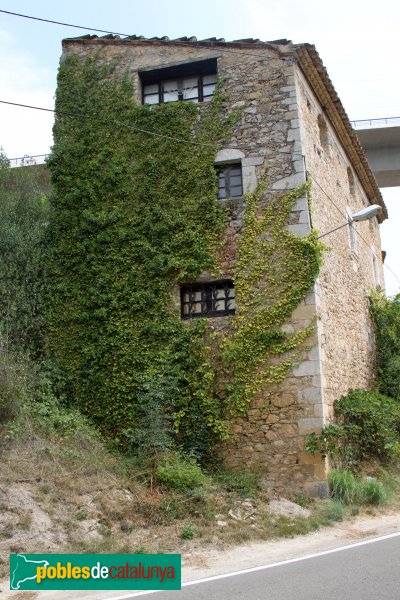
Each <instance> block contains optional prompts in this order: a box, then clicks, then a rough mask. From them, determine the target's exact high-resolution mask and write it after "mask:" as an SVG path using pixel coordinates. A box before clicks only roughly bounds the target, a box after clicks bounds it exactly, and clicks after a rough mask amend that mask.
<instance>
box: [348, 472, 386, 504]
mask: <svg viewBox="0 0 400 600" xmlns="http://www.w3.org/2000/svg"><path fill="white" fill-rule="evenodd" d="M356 496H357V499H358V501H359V502H360V503H361V504H384V503H385V502H387V500H388V496H389V493H388V490H387V489H386V487H385V486H384V484H383V483H382V482H381V481H378V479H374V478H373V477H363V478H362V479H360V480H359V482H358V485H357V493H356Z"/></svg>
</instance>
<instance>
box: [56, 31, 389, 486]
mask: <svg viewBox="0 0 400 600" xmlns="http://www.w3.org/2000/svg"><path fill="white" fill-rule="evenodd" d="M63 54H64V56H66V55H69V54H77V55H81V56H88V55H97V56H99V57H100V60H115V61H117V64H118V70H119V71H120V72H124V71H127V73H128V74H129V77H130V79H131V81H132V95H133V97H134V98H135V99H136V100H137V101H138V102H139V103H141V102H142V103H151V104H158V103H160V102H169V101H181V100H182V101H183V100H191V101H194V102H207V101H208V100H210V98H211V97H212V95H213V93H214V89H215V84H216V81H217V77H218V79H219V80H221V81H222V91H223V93H224V94H225V95H226V97H227V98H228V99H229V100H228V102H229V109H233V108H241V110H242V113H241V119H240V121H239V122H238V123H237V124H236V125H235V128H234V133H233V136H232V138H231V140H230V142H229V144H227V146H226V147H224V148H221V150H220V152H219V153H218V155H217V156H216V159H215V161H216V165H217V166H219V168H220V170H219V188H220V189H219V197H220V198H221V199H223V198H225V197H234V198H236V200H237V202H240V201H241V199H242V197H243V193H245V192H251V191H253V190H254V189H255V187H256V185H257V181H258V180H259V178H260V177H261V176H262V174H263V173H264V171H265V169H267V171H268V178H269V189H268V190H267V193H272V194H273V193H277V192H280V191H283V190H287V189H292V188H295V187H296V186H298V185H300V184H301V183H303V182H304V181H305V180H306V178H307V177H308V176H311V178H312V181H313V189H312V207H311V209H310V207H309V204H308V201H307V198H301V199H300V200H298V201H297V202H296V205H295V206H294V208H293V211H292V218H291V223H290V224H289V225H288V227H289V229H290V230H291V231H293V232H295V233H296V234H298V235H299V236H304V235H307V234H308V233H309V232H310V230H311V228H312V227H314V228H316V229H317V231H318V232H319V233H320V234H324V233H326V232H328V231H330V230H331V229H334V228H335V227H338V226H339V225H341V224H342V223H346V222H348V223H349V225H348V226H346V227H343V228H341V229H338V230H337V231H335V232H333V233H331V234H330V235H329V237H326V238H325V240H324V241H326V243H327V245H328V246H329V247H330V251H329V252H326V253H325V257H324V263H323V266H322V269H321V271H320V274H319V277H318V280H317V282H316V285H315V286H314V289H312V290H310V292H309V294H308V296H307V297H306V298H305V300H304V301H303V302H302V304H301V305H300V306H298V308H297V309H296V310H295V311H294V313H293V315H292V318H291V321H290V322H289V323H288V324H287V328H288V330H293V331H295V330H296V329H298V328H299V327H304V326H306V325H308V324H310V323H311V322H312V321H313V319H315V317H317V320H316V326H315V332H314V335H313V337H312V338H311V341H310V345H311V346H312V348H311V349H309V350H308V351H307V354H306V355H305V356H304V360H303V361H302V362H301V363H300V364H298V365H296V366H295V367H293V368H292V370H291V372H290V373H289V375H288V376H287V378H286V380H285V381H284V382H283V383H282V384H281V385H280V386H279V388H275V389H273V390H268V391H264V392H261V393H260V394H258V395H257V396H256V397H255V398H254V400H253V403H252V405H251V406H250V409H249V411H248V415H247V416H246V417H244V418H241V419H238V420H237V421H236V422H235V423H233V425H232V432H233V433H234V434H235V436H234V438H233V441H232V442H231V443H230V444H229V445H228V446H227V447H226V448H225V450H224V456H225V460H226V462H227V463H228V464H230V465H232V466H237V465H241V466H242V467H243V465H248V466H250V465H251V464H256V465H258V467H260V466H261V468H263V469H264V470H265V473H266V478H267V481H268V482H269V484H270V485H271V486H273V487H274V488H275V489H286V490H287V489H290V488H296V489H299V488H303V489H304V490H305V491H306V492H308V493H314V494H318V493H323V492H324V489H325V480H326V469H327V465H326V463H325V461H324V460H323V459H321V458H320V457H318V456H311V455H309V454H308V453H306V452H305V451H304V436H305V435H306V434H309V433H310V432H313V431H318V430H319V429H320V428H321V427H322V426H323V425H324V423H326V422H327V419H329V417H330V416H331V414H332V405H333V401H334V400H335V399H336V398H338V397H339V396H340V395H342V394H344V393H346V392H347V391H348V390H349V389H350V388H357V387H359V388H367V387H368V386H369V385H370V383H371V380H372V379H373V377H374V336H373V331H372V329H371V322H370V318H369V312H368V296H369V295H370V291H371V289H372V290H373V289H376V288H378V287H379V286H383V272H382V252H381V245H380V235H379V223H380V222H382V220H384V219H385V218H386V217H387V212H386V208H385V206H384V203H383V200H382V197H381V194H380V191H379V189H378V186H377V183H376V181H375V179H374V176H373V174H372V172H371V169H370V167H369V165H368V163H367V160H366V158H365V155H364V152H363V150H362V148H361V146H360V143H359V141H358V139H357V136H356V134H355V132H354V131H353V129H352V127H351V125H350V122H349V120H348V117H347V115H346V113H345V111H344V109H343V106H342V104H341V102H340V99H339V98H338V96H337V94H336V92H335V90H334V88H333V85H332V83H331V81H330V79H329V77H328V74H327V72H326V70H325V68H324V66H323V64H322V62H321V59H320V57H319V55H318V54H317V52H316V50H315V48H314V46H312V45H309V44H292V43H291V42H289V41H287V40H278V41H274V42H260V41H259V40H253V39H247V40H237V41H232V42H225V40H222V39H215V38H212V39H207V40H201V41H198V40H196V38H180V39H177V40H169V39H168V38H151V39H145V38H143V37H137V36H131V37H128V38H119V37H118V36H111V35H109V36H104V37H97V36H83V37H79V38H73V39H67V40H64V42H63ZM370 204H380V205H381V207H382V212H381V214H380V215H379V216H378V217H374V218H373V219H372V220H370V221H364V222H360V223H352V224H351V225H350V223H351V219H350V216H351V215H352V214H353V213H354V212H356V211H359V210H360V209H362V208H364V207H367V206H368V205H370ZM239 213H240V211H239ZM241 227H242V220H241V219H240V218H237V215H236V217H235V219H233V220H232V221H231V223H230V224H229V231H230V232H231V235H232V238H234V237H235V236H237V235H240V232H241ZM231 258H232V257H231ZM266 268H267V266H266ZM224 269H225V273H226V278H225V279H224V281H223V282H222V283H220V282H213V281H212V280H211V279H210V277H209V276H208V275H207V274H204V277H202V278H201V280H200V281H199V282H193V284H190V285H188V286H187V288H186V289H182V290H181V295H180V301H181V304H182V307H181V310H182V317H183V318H185V317H189V316H191V315H194V314H196V313H199V312H201V311H202V310H203V308H202V307H204V304H202V300H204V298H203V296H204V294H207V293H208V292H209V293H212V294H213V298H215V301H213V306H212V311H211V312H212V318H214V319H215V321H217V319H224V318H225V319H226V318H228V319H229V315H230V314H232V313H233V312H234V303H233V296H234V288H233V283H231V282H230V280H229V271H230V265H229V260H228V264H226V265H224ZM202 294H203V296H202ZM178 297H179V296H178ZM218 299H220V301H218ZM208 316H210V315H208ZM267 400H268V401H267Z"/></svg>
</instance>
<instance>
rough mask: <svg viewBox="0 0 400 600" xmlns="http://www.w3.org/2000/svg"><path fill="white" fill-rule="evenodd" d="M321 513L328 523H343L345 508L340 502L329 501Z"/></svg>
mask: <svg viewBox="0 0 400 600" xmlns="http://www.w3.org/2000/svg"><path fill="white" fill-rule="evenodd" d="M320 512H321V516H322V518H323V519H324V520H326V521H343V519H344V515H345V508H344V506H343V504H342V503H341V502H339V501H338V500H328V501H327V502H326V503H325V504H324V506H323V507H322V509H321V511H320Z"/></svg>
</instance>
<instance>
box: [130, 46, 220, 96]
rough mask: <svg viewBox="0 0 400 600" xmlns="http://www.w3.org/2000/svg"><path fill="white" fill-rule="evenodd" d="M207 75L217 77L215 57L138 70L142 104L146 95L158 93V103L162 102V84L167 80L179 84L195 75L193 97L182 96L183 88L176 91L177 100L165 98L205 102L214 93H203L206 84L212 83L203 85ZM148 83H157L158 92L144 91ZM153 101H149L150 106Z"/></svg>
mask: <svg viewBox="0 0 400 600" xmlns="http://www.w3.org/2000/svg"><path fill="white" fill-rule="evenodd" d="M207 75H215V76H216V77H217V59H216V58H212V59H206V60H201V61H194V62H190V63H184V64H180V65H173V66H170V67H164V68H159V69H151V70H146V71H141V72H140V79H141V82H142V104H146V103H145V98H146V96H153V95H155V94H157V93H158V100H159V101H158V103H154V105H157V104H164V103H165V100H164V87H163V84H165V83H167V82H168V81H177V82H178V86H180V85H181V84H182V82H183V80H184V79H187V78H189V77H197V90H198V95H197V96H196V97H195V98H183V90H182V88H181V91H178V99H177V100H167V102H193V101H197V102H207V101H208V100H205V98H207V99H211V98H212V97H213V95H214V93H212V94H206V95H205V94H204V87H207V85H214V84H205V85H204V77H206V76H207ZM148 85H158V92H152V93H151V94H150V93H148V94H146V93H145V87H146V86H148ZM152 104H153V103H149V105H150V106H151V105H152Z"/></svg>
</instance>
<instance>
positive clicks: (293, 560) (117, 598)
mask: <svg viewBox="0 0 400 600" xmlns="http://www.w3.org/2000/svg"><path fill="white" fill-rule="evenodd" d="M398 536H400V531H397V532H396V533H389V534H387V535H381V536H380V537H376V538H369V539H368V540H363V541H362V542H355V543H354V544H348V545H347V546H340V547H339V548H333V549H332V550H324V551H323V552H316V553H315V554H306V555H305V556H299V557H298V558H289V559H288V560H282V561H280V562H276V563H269V564H267V565H261V566H259V567H251V568H249V569H242V570H241V571H232V572H231V573H224V574H223V575H213V576H211V577H204V578H203V579H195V580H194V581H186V582H185V583H182V587H186V586H189V585H197V584H198V583H207V582H208V581H217V580H218V579H226V578H227V577H235V576H236V575H245V574H246V573H255V572H256V571H263V570H265V569H273V568H274V567H282V566H284V565H290V564H291V563H296V562H300V561H302V560H309V559H310V558H318V557H319V556H326V555H327V554H334V553H335V552H342V551H343V550H352V549H353V548H358V547H360V546H366V545H367V544H374V543H375V542H381V541H383V540H388V539H390V538H394V537H398ZM159 591H160V590H144V591H142V592H134V593H133V594H127V595H124V596H110V597H109V598H104V600H128V599H129V598H136V597H137V596H146V595H148V594H156V593H157V592H159Z"/></svg>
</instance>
